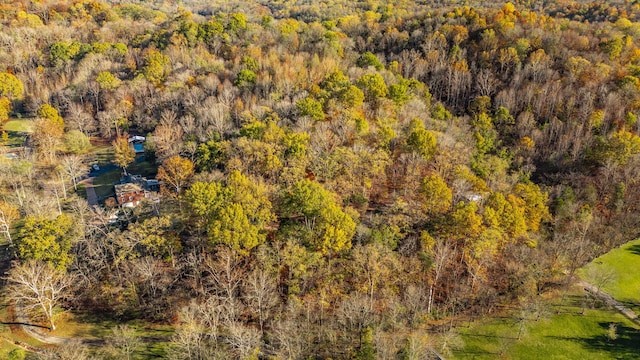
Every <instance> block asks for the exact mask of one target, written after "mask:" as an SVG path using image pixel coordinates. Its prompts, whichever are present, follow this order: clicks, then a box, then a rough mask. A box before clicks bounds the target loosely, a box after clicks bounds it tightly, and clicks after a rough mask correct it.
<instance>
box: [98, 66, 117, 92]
mask: <svg viewBox="0 0 640 360" xmlns="http://www.w3.org/2000/svg"><path fill="white" fill-rule="evenodd" d="M96 82H97V83H98V86H100V89H103V90H109V91H113V90H115V89H116V88H117V87H118V86H120V83H122V81H121V80H120V79H118V78H117V77H115V76H114V75H113V74H112V73H110V72H108V71H101V72H99V73H98V76H96Z"/></svg>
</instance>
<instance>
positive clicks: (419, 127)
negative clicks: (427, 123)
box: [407, 119, 436, 160]
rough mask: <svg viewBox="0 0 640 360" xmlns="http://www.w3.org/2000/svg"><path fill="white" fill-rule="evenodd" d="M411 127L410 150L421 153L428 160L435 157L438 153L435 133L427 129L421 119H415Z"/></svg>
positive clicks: (408, 143) (408, 137) (408, 139)
mask: <svg viewBox="0 0 640 360" xmlns="http://www.w3.org/2000/svg"><path fill="white" fill-rule="evenodd" d="M410 129H411V130H410V132H409V136H407V147H408V148H409V150H411V151H413V152H415V153H418V154H420V156H422V157H423V158H425V159H427V160H430V159H431V158H433V156H434V155H435V153H436V136H435V134H434V133H433V132H432V131H429V130H427V129H425V127H424V124H423V123H422V121H420V120H419V119H414V120H413V121H412V122H411V125H410Z"/></svg>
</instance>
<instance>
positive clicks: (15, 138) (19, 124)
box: [2, 119, 33, 147]
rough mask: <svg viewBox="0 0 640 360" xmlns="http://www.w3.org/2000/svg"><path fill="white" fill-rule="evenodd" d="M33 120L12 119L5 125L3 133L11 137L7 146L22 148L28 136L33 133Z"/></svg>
mask: <svg viewBox="0 0 640 360" xmlns="http://www.w3.org/2000/svg"><path fill="white" fill-rule="evenodd" d="M32 127H33V120H32V119H11V120H9V121H8V122H6V123H5V124H4V126H3V127H2V131H6V132H7V135H9V141H8V142H7V143H6V144H5V145H7V146H9V147H17V146H22V144H24V141H25V139H26V138H27V135H29V133H30V132H32V131H33V129H32Z"/></svg>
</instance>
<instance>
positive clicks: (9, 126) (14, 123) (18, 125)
mask: <svg viewBox="0 0 640 360" xmlns="http://www.w3.org/2000/svg"><path fill="white" fill-rule="evenodd" d="M3 128H4V130H5V131H13V132H22V133H30V132H31V131H32V128H33V119H11V120H9V121H7V122H6V123H5V124H4V127H3Z"/></svg>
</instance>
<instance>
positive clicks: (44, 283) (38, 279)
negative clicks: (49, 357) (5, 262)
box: [6, 261, 74, 330]
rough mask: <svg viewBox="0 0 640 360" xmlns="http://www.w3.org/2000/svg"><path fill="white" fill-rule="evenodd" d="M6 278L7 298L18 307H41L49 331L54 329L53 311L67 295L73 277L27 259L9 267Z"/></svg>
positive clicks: (42, 263)
mask: <svg viewBox="0 0 640 360" xmlns="http://www.w3.org/2000/svg"><path fill="white" fill-rule="evenodd" d="M6 280H7V282H8V283H9V286H8V288H7V294H8V295H9V299H11V300H13V301H15V302H16V304H17V306H18V308H19V309H20V308H23V309H40V310H42V312H43V313H44V315H45V317H46V319H47V321H48V322H49V327H50V330H55V329H56V325H55V323H54V317H53V310H54V308H55V307H56V306H59V305H61V304H62V302H63V300H65V299H66V298H68V297H69V295H70V289H71V286H72V285H73V283H74V278H73V276H72V275H70V274H67V273H66V272H64V271H60V270H56V269H55V268H53V267H52V266H50V265H48V264H46V263H44V262H40V261H29V262H26V263H24V264H20V265H18V266H16V267H14V268H13V269H11V270H10V271H9V275H8V276H7V278H6Z"/></svg>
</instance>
